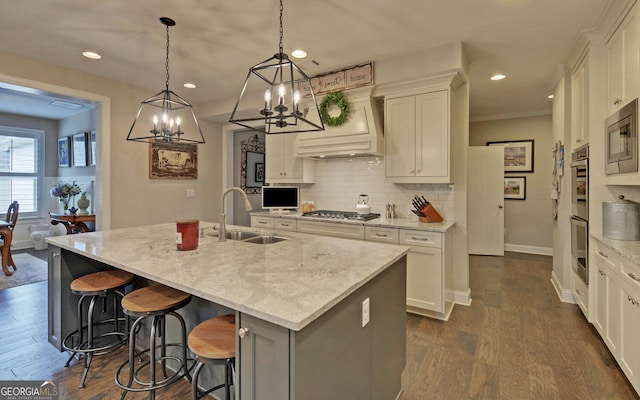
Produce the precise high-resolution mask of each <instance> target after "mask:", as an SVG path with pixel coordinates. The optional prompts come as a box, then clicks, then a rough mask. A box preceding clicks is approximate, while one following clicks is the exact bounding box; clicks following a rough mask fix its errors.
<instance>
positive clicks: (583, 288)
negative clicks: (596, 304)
mask: <svg viewBox="0 0 640 400" xmlns="http://www.w3.org/2000/svg"><path fill="white" fill-rule="evenodd" d="M572 275H573V293H574V296H575V297H576V299H575V300H576V303H578V306H580V308H581V309H582V312H583V313H584V315H589V311H588V308H587V307H588V304H589V291H588V290H589V289H588V287H587V285H586V284H585V283H584V282H583V281H582V279H581V278H580V277H579V276H578V275H577V274H576V273H575V272H574V273H573V274H572Z"/></svg>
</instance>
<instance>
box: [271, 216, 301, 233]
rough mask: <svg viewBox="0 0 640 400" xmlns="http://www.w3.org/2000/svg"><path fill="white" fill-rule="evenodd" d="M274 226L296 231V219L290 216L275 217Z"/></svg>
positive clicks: (279, 228)
mask: <svg viewBox="0 0 640 400" xmlns="http://www.w3.org/2000/svg"><path fill="white" fill-rule="evenodd" d="M273 225H274V228H275V229H277V230H282V231H294V232H295V231H296V229H297V228H296V220H295V219H288V218H274V221H273Z"/></svg>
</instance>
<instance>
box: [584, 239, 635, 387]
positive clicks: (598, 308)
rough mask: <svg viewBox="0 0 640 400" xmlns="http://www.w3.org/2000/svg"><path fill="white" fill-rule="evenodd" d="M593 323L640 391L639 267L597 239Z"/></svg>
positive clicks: (594, 261) (625, 372)
mask: <svg viewBox="0 0 640 400" xmlns="http://www.w3.org/2000/svg"><path fill="white" fill-rule="evenodd" d="M592 266H593V267H594V268H595V281H594V288H593V292H594V295H595V297H594V315H593V324H594V326H595V327H596V329H597V330H598V333H600V336H601V337H602V339H603V340H604V342H605V343H606V345H607V347H608V348H609V350H610V351H611V354H613V356H614V357H615V359H616V361H617V362H618V364H619V365H620V368H621V369H622V371H623V372H624V374H625V375H626V376H627V379H629V382H631V385H632V386H633V387H634V388H635V390H636V392H638V393H640V356H639V355H640V340H638V337H639V336H640V266H638V265H636V264H634V263H632V262H631V261H629V260H627V259H625V258H622V257H620V256H618V255H617V254H616V253H614V251H613V249H612V248H609V247H608V246H605V245H603V244H601V243H600V242H597V243H596V244H595V246H594V253H593V263H592Z"/></svg>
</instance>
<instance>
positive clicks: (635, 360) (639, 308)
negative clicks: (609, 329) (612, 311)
mask: <svg viewBox="0 0 640 400" xmlns="http://www.w3.org/2000/svg"><path fill="white" fill-rule="evenodd" d="M618 293H619V296H618V301H619V303H618V305H619V307H620V320H619V324H620V355H619V356H618V357H617V360H618V364H620V368H622V370H623V371H624V373H625V375H626V376H627V379H629V382H631V384H632V385H633V387H634V388H635V389H636V392H638V393H640V339H639V337H638V336H639V335H638V334H639V333H640V290H639V289H638V288H636V287H633V286H632V285H631V284H629V283H628V282H626V281H625V280H622V282H620V290H619V291H618Z"/></svg>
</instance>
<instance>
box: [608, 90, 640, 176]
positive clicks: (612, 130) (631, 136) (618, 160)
mask: <svg viewBox="0 0 640 400" xmlns="http://www.w3.org/2000/svg"><path fill="white" fill-rule="evenodd" d="M605 126H606V137H605V152H606V153H605V172H606V173H607V175H611V174H621V173H625V172H636V171H638V99H635V100H633V101H632V102H630V103H629V104H627V105H626V106H624V107H622V108H621V109H620V110H618V111H617V112H615V113H614V114H612V115H611V116H609V117H608V118H607V119H606V121H605Z"/></svg>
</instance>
